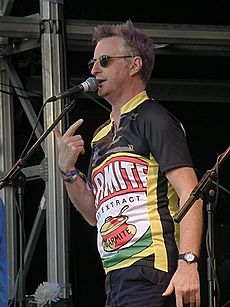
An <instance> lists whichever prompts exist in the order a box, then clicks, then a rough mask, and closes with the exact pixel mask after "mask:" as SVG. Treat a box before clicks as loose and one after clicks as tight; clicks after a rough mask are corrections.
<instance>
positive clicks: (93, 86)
mask: <svg viewBox="0 0 230 307" xmlns="http://www.w3.org/2000/svg"><path fill="white" fill-rule="evenodd" d="M97 87H98V81H97V79H95V78H93V77H89V78H88V79H87V80H85V81H84V82H82V83H80V84H78V85H76V86H73V87H72V88H70V89H68V90H67V91H65V92H62V93H59V94H57V95H55V96H52V97H50V98H48V99H47V101H46V102H51V101H56V100H58V99H63V98H66V97H71V96H75V95H76V94H81V93H85V92H95V91H96V90H97Z"/></svg>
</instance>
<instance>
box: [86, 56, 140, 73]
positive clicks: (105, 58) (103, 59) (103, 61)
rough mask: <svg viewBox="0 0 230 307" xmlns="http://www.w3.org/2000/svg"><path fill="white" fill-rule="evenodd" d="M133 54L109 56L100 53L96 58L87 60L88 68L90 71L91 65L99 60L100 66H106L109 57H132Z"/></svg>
mask: <svg viewBox="0 0 230 307" xmlns="http://www.w3.org/2000/svg"><path fill="white" fill-rule="evenodd" d="M133 57H134V55H120V56H109V55H101V56H100V57H99V58H98V59H91V60H89V62H88V68H89V70H90V71H91V70H92V68H93V65H94V64H95V63H96V62H97V61H99V63H100V65H101V67H107V65H108V63H109V61H110V60H111V59H124V58H133Z"/></svg>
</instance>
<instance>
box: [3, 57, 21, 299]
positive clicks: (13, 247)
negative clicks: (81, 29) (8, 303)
mask: <svg viewBox="0 0 230 307" xmlns="http://www.w3.org/2000/svg"><path fill="white" fill-rule="evenodd" d="M0 81H1V84H0V90H3V91H9V87H8V86H7V84H9V78H8V76H7V74H6V71H5V67H4V62H1V63H0ZM3 84H5V85H3ZM14 160H15V157H14V116H13V104H12V98H11V96H10V95H8V94H6V93H3V92H1V91H0V171H1V172H2V173H3V174H4V173H5V172H6V171H7V170H8V169H10V167H11V166H12V165H13V162H14ZM0 196H1V198H2V199H3V202H4V204H5V205H6V212H7V255H8V257H7V258H8V278H9V287H8V288H9V299H13V297H14V295H15V293H14V282H15V279H16V276H17V254H18V253H17V244H16V243H17V231H16V229H17V218H16V208H15V206H14V197H13V189H12V187H11V186H6V187H5V188H4V189H2V190H1V191H0Z"/></svg>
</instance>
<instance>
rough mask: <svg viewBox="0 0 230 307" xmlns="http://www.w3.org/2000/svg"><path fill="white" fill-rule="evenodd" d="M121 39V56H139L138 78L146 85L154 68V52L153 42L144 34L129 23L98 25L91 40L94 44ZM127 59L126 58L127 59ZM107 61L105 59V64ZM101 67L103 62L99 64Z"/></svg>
mask: <svg viewBox="0 0 230 307" xmlns="http://www.w3.org/2000/svg"><path fill="white" fill-rule="evenodd" d="M113 36H117V37H121V38H122V39H123V42H124V43H123V46H122V49H123V54H124V55H127V56H129V57H131V56H133V57H134V56H139V57H140V58H141V60H142V67H141V69H140V78H141V80H142V81H143V82H144V83H145V84H146V83H147V82H148V81H149V79H150V77H151V73H152V70H153V66H154V58H155V50H154V43H153V41H152V40H151V39H150V38H149V37H148V36H147V35H145V34H144V33H142V32H140V31H139V30H138V29H136V28H135V27H134V26H133V24H132V22H131V21H127V22H126V23H122V24H116V25H108V24H106V25H98V26H97V27H96V28H95V30H94V33H93V37H92V40H93V42H94V43H95V45H96V44H98V42H100V41H101V40H102V39H105V38H109V37H113ZM127 58H128V57H127ZM106 60H108V59H105V62H106ZM101 63H102V65H103V61H102V62H101Z"/></svg>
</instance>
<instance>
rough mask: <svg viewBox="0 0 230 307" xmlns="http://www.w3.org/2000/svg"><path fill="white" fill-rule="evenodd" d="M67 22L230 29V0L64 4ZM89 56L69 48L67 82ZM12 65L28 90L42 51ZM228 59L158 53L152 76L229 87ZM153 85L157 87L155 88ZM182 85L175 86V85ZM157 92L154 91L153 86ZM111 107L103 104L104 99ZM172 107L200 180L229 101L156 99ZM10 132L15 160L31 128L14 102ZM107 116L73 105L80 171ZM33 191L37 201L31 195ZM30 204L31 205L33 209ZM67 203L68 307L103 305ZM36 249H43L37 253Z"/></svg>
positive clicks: (229, 278)
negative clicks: (81, 147) (82, 147)
mask: <svg viewBox="0 0 230 307" xmlns="http://www.w3.org/2000/svg"><path fill="white" fill-rule="evenodd" d="M38 11H39V2H38V1H36V0H30V1H26V0H23V1H22V0H20V1H19V0H17V1H15V2H14V5H13V9H12V13H11V15H15V16H26V15H30V14H34V13H37V12H38ZM64 15H65V18H71V19H86V20H98V21H102V20H103V21H118V22H120V21H125V20H127V19H131V20H132V21H133V22H134V23H135V22H141V23H168V24H194V25H229V10H228V9H227V0H219V1H218V0H210V1H189V2H180V1H169V0H162V1H152V2H151V1H141V2H139V3H136V2H135V3H134V2H133V1H122V2H119V1H116V2H110V1H104V0H101V1H95V0H94V1H93V0H88V1H83V0H82V1H75V0H68V1H64ZM91 57H92V52H91V51H87V52H86V51H85V52H81V51H73V50H68V48H67V65H68V75H69V79H73V78H75V77H81V78H82V79H84V78H85V77H87V76H88V74H89V73H88V71H87V61H88V59H89V58H91ZM13 60H14V65H15V66H16V68H17V71H18V73H19V75H20V77H21V79H22V81H23V83H24V84H25V86H26V87H27V89H28V90H29V89H30V86H29V85H31V83H33V82H34V81H33V80H34V78H35V77H36V78H37V77H38V78H39V77H40V81H39V82H40V86H41V56H40V51H39V50H32V51H29V52H26V53H24V54H20V55H16V56H15V57H14V59H13ZM229 69H230V57H227V56H221V57H220V56H218V55H214V56H212V55H205V53H204V54H202V55H192V54H180V55H172V54H167V55H165V54H161V53H159V54H157V56H156V63H155V68H154V71H153V74H152V79H153V80H154V79H168V78H170V79H172V80H174V79H175V80H178V79H181V80H191V79H193V80H214V81H227V82H229V79H230V76H229V71H230V70H229ZM153 86H154V85H153ZM178 86H180V84H178ZM152 91H153V93H154V88H153V89H152ZM32 99H33V100H34V101H35V102H36V103H35V104H34V105H35V108H37V112H38V111H39V107H40V102H41V99H40V98H37V99H36V98H35V97H33V98H32ZM97 101H100V103H102V104H103V105H104V106H106V107H107V108H109V105H108V104H107V103H106V102H105V101H101V100H100V99H99V98H98V97H97ZM159 102H160V103H162V104H163V105H165V106H166V107H167V108H168V109H170V110H171V111H172V112H173V113H174V114H175V115H176V116H177V117H178V118H179V119H180V121H181V122H182V123H183V125H184V127H185V129H186V133H187V138H188V143H189V146H190V150H191V154H192V158H193V161H194V165H195V167H196V169H197V172H198V176H199V178H202V176H203V175H204V173H205V172H206V171H207V170H209V169H211V168H212V167H213V166H214V165H215V163H216V160H217V157H218V156H219V155H220V154H221V153H223V152H224V151H225V150H226V149H227V147H228V146H229V140H230V120H229V103H230V101H228V102H227V103H221V102H219V101H218V97H217V98H216V101H213V99H211V100H210V102H204V101H199V100H196V101H190V100H189V99H188V100H186V99H185V100H184V101H171V100H170V99H169V100H168V101H166V100H163V101H159ZM15 108H16V112H15V122H16V128H15V134H16V140H17V146H16V148H17V152H16V155H19V153H20V152H21V150H22V149H23V147H24V146H25V143H26V141H27V139H28V137H29V135H30V126H29V124H28V122H27V119H26V116H25V114H24V113H23V111H22V110H21V109H20V105H19V104H18V105H17V103H16V104H15ZM108 116H109V112H108V111H107V110H105V109H104V108H103V107H102V106H101V105H99V104H98V103H97V102H96V101H95V100H92V99H91V98H90V97H88V96H84V97H79V99H78V102H77V105H76V107H75V109H74V110H73V111H71V114H70V115H69V122H68V124H70V123H72V122H74V121H75V120H77V119H78V118H80V117H82V118H83V119H84V124H83V126H82V127H81V129H80V132H81V134H82V136H83V138H84V140H85V144H86V154H85V156H84V157H81V160H80V162H79V166H80V167H81V169H82V171H84V172H87V166H88V161H89V157H90V140H91V137H92V134H93V132H94V130H95V129H96V128H97V126H98V125H100V124H101V123H103V122H104V121H105V120H106V119H107V118H108ZM41 159H42V155H41V153H39V152H38V153H37V154H36V155H35V156H34V157H32V159H31V160H30V162H29V163H31V165H33V164H35V163H38V162H39V161H40V160H41ZM229 166H230V165H229V159H226V160H225V162H224V163H223V164H222V166H221V168H220V169H219V187H220V188H219V198H218V202H217V205H216V206H213V209H214V228H215V255H216V262H217V274H218V279H219V282H220V291H221V292H220V293H221V302H220V303H221V304H223V303H224V302H226V301H227V300H228V299H230V297H229V291H228V285H229V282H230V265H229V263H230V260H229V259H230V244H229V228H230V196H229V190H230V176H229V170H230V168H229ZM43 189H44V184H43V182H40V181H35V182H29V183H27V184H26V225H25V228H26V232H27V235H28V234H29V232H30V229H31V227H32V222H33V218H34V217H35V215H36V208H37V203H38V200H39V199H40V195H41V194H42V193H43ZM34 190H36V196H37V197H38V199H37V197H35V196H34V193H33V192H32V193H31V191H34ZM31 204H32V205H31ZM69 206H70V212H71V214H70V225H71V237H70V269H69V272H70V277H71V283H72V291H73V306H74V307H75V306H78V307H83V306H86V307H102V306H103V304H104V300H105V294H104V273H103V269H102V267H101V263H100V259H99V256H98V253H97V248H96V230H95V229H94V228H92V227H90V226H89V225H88V224H87V223H86V222H85V221H84V220H83V218H82V217H81V216H80V215H79V214H78V213H77V212H76V211H75V210H74V209H73V207H72V205H71V204H69ZM206 209H207V207H206V206H204V217H205V219H204V238H203V241H202V250H201V258H200V261H199V267H200V273H201V274H200V275H201V288H202V295H201V296H202V305H201V306H207V305H208V303H207V298H208V294H207V272H206V267H207V251H206V242H205V236H206V231H207V228H208V227H207V226H208V225H207V210H206ZM45 231H46V229H45V226H44V227H43V230H42V233H41V236H40V239H39V241H38V244H37V248H36V251H35V257H34V258H33V260H32V264H31V267H30V270H29V272H28V276H27V293H28V294H32V293H34V291H35V289H36V288H37V286H38V284H39V283H40V282H43V281H44V280H45V279H46V254H45V250H46V244H45ZM41 250H42V251H43V252H41Z"/></svg>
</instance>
